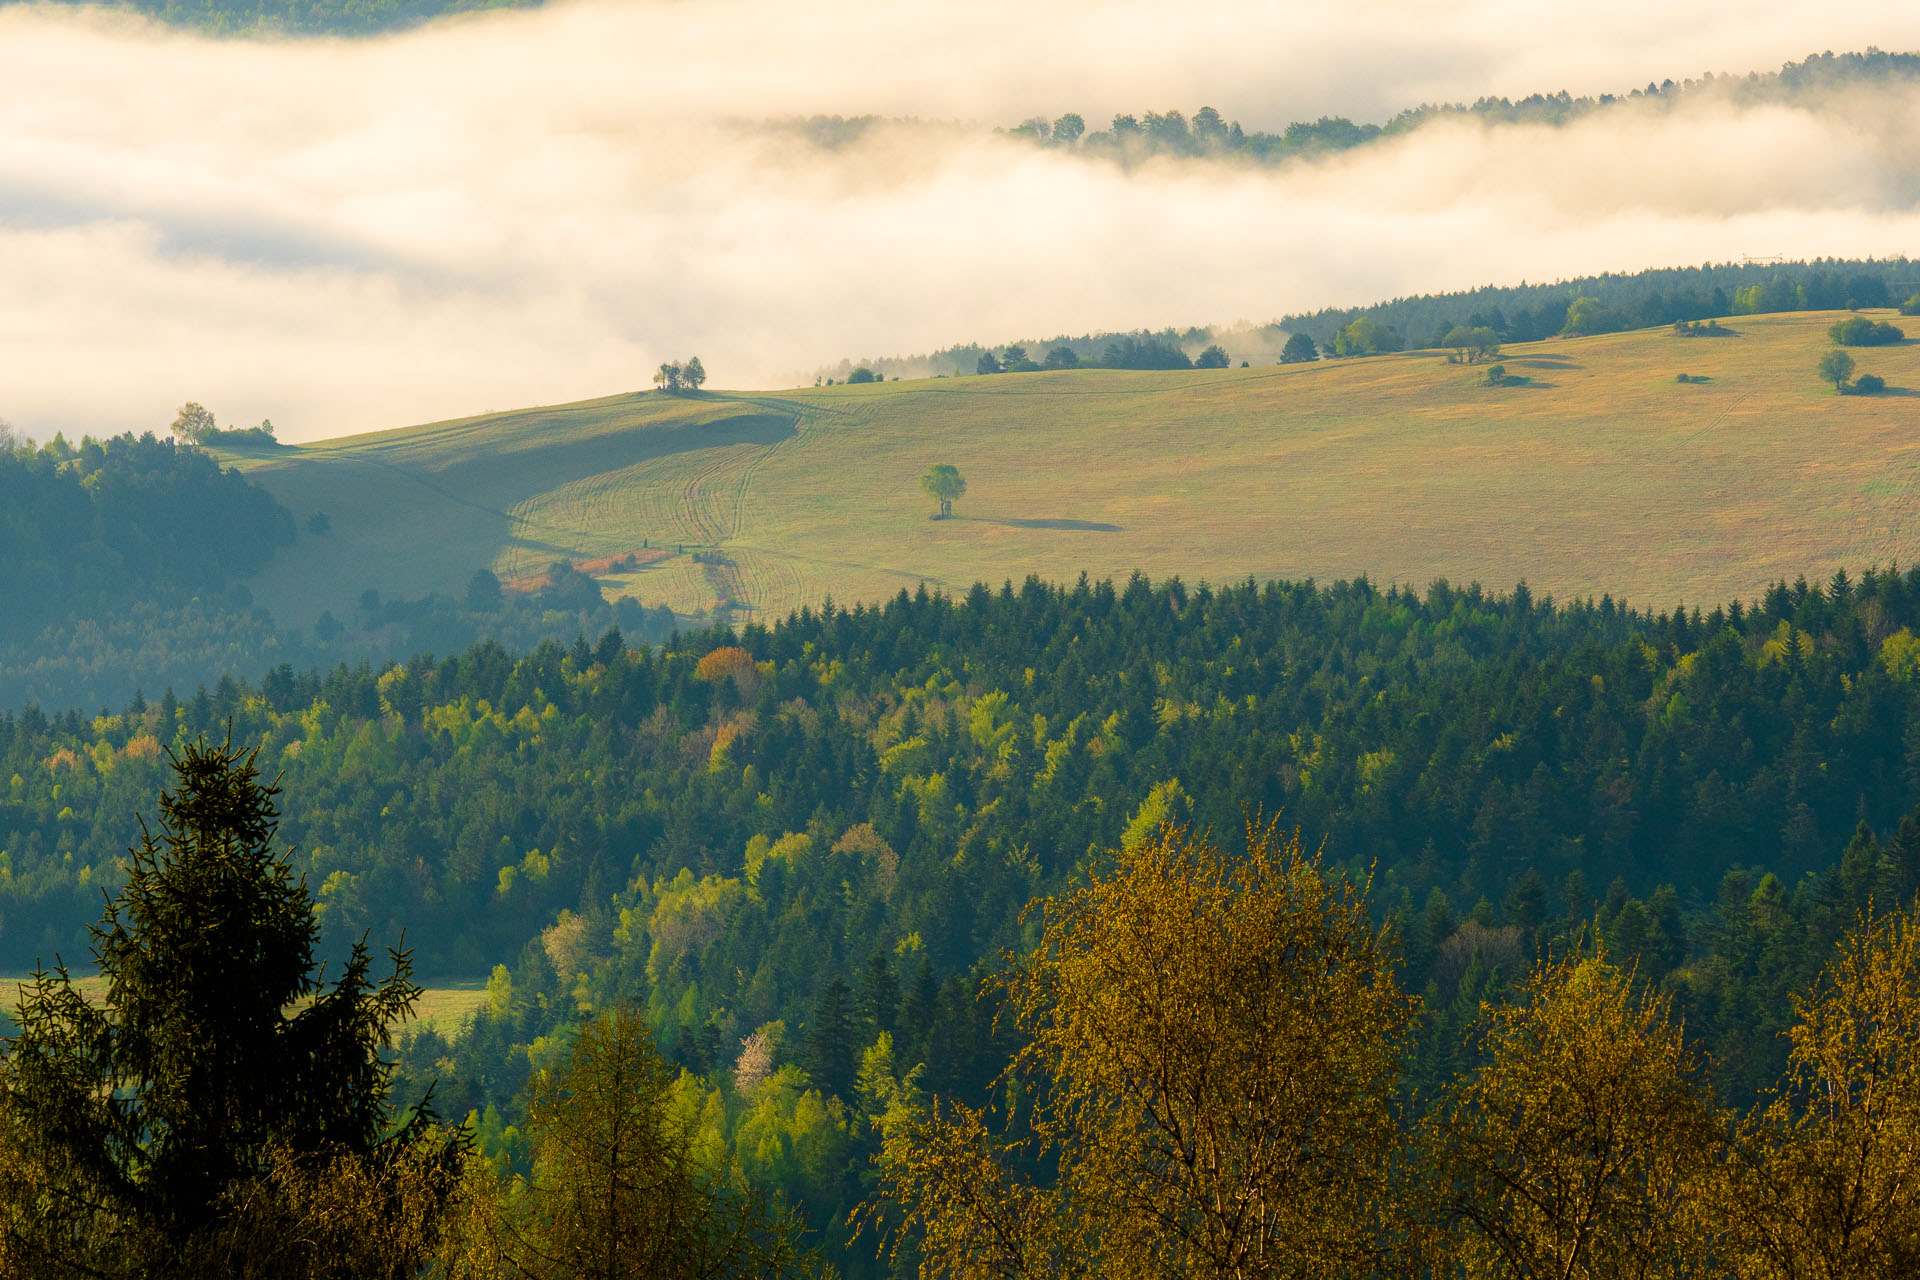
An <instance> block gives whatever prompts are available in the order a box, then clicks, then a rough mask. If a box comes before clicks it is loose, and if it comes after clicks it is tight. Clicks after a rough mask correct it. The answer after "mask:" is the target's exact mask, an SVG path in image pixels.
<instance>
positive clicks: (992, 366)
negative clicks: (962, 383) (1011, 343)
mask: <svg viewBox="0 0 1920 1280" xmlns="http://www.w3.org/2000/svg"><path fill="white" fill-rule="evenodd" d="M973 371H974V372H975V373H982V374H986V373H1000V372H1003V370H1002V369H1001V367H1000V357H999V356H996V355H995V354H993V352H991V351H982V352H981V353H980V359H979V360H978V361H976V362H975V363H974V366H973Z"/></svg>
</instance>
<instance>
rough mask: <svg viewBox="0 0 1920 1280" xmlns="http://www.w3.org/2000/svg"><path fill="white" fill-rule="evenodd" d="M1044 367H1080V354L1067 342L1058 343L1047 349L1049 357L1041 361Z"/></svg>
mask: <svg viewBox="0 0 1920 1280" xmlns="http://www.w3.org/2000/svg"><path fill="white" fill-rule="evenodd" d="M1041 367H1042V368H1044V369H1078V368H1079V367H1080V355H1079V353H1078V352H1076V351H1075V350H1074V349H1073V348H1072V347H1069V346H1067V345H1066V344H1065V343H1057V344H1055V345H1054V346H1052V347H1050V348H1048V349H1047V358H1046V359H1045V360H1044V361H1042V362H1041Z"/></svg>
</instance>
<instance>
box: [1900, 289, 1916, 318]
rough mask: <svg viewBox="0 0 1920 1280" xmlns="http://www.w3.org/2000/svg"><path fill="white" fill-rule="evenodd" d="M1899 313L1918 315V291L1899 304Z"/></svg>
mask: <svg viewBox="0 0 1920 1280" xmlns="http://www.w3.org/2000/svg"><path fill="white" fill-rule="evenodd" d="M1900 314H1901V315H1903V316H1920V293H1916V294H1914V295H1912V296H1911V297H1909V298H1908V299H1907V300H1906V301H1905V302H1903V303H1901V304H1900Z"/></svg>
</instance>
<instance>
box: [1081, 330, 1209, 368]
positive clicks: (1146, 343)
mask: <svg viewBox="0 0 1920 1280" xmlns="http://www.w3.org/2000/svg"><path fill="white" fill-rule="evenodd" d="M1100 366H1101V367H1102V368H1104V369H1191V368H1193V361H1192V360H1191V359H1189V358H1188V357H1187V353H1186V352H1184V351H1182V350H1181V349H1180V348H1179V347H1177V346H1175V345H1174V344H1173V343H1171V342H1169V341H1167V340H1166V339H1164V338H1160V337H1157V336H1155V335H1153V334H1150V333H1149V334H1139V335H1133V334H1129V335H1128V336H1126V337H1124V338H1121V339H1119V340H1118V341H1115V342H1109V343H1108V344H1107V348H1106V350H1105V351H1103V352H1102V353H1101V355H1100Z"/></svg>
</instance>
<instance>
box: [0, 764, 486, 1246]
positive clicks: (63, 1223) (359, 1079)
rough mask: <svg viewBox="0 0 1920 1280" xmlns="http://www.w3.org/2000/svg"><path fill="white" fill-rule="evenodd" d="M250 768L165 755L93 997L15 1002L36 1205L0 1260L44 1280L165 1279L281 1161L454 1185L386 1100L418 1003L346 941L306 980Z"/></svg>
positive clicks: (110, 905) (53, 974) (399, 971)
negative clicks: (334, 973) (167, 762)
mask: <svg viewBox="0 0 1920 1280" xmlns="http://www.w3.org/2000/svg"><path fill="white" fill-rule="evenodd" d="M255 754H256V753H253V752H248V753H242V752H241V751H239V750H236V749H235V748H234V747H233V746H232V745H231V743H230V742H229V743H226V744H222V745H220V746H210V745H208V744H207V743H206V742H205V741H201V742H197V743H195V744H193V745H190V746H187V747H185V748H184V749H183V750H182V751H180V752H179V753H178V754H176V755H174V756H173V757H172V763H173V768H174V772H175V786H174V788H173V790H171V791H169V792H163V793H162V795H161V797H160V823H159V832H158V833H157V835H156V833H154V832H153V831H152V830H150V829H148V828H147V827H146V824H145V822H144V820H143V822H142V836H141V840H140V843H139V844H138V845H136V846H135V847H134V848H132V849H131V850H129V854H130V856H129V859H128V866H127V883H126V886H125V887H124V888H123V889H121V891H120V892H119V893H118V894H117V895H115V896H113V897H111V898H109V899H108V901H107V904H106V910H105V914H104V918H103V919H102V921H101V923H99V924H98V925H95V926H94V927H93V928H92V931H91V932H92V946H91V949H92V951H93V955H94V959H95V961H96V963H97V966H98V969H99V974H100V978H101V981H102V984H103V986H104V994H103V998H102V999H100V1000H99V1001H98V1002H89V1001H88V1000H87V999H85V998H83V996H82V994H81V992H80V990H79V989H78V988H77V987H76V985H75V982H74V981H73V979H72V978H71V977H70V975H69V973H68V970H67V967H66V965H65V964H64V963H60V962H58V961H56V963H55V965H54V966H53V967H52V968H51V969H44V968H43V969H41V970H40V971H38V972H36V973H35V974H34V975H33V978H32V980H31V981H30V982H29V983H27V984H26V985H25V987H24V988H23V990H22V993H21V997H20V1003H19V1006H18V1010H17V1013H16V1022H17V1024H18V1027H19V1031H18V1034H17V1035H16V1036H15V1037H14V1038H13V1039H12V1040H11V1041H10V1042H9V1043H8V1044H7V1046H6V1057H5V1062H4V1072H3V1073H0V1111H4V1120H5V1122H6V1125H7V1127H8V1128H9V1129H10V1130H11V1131H12V1134H13V1136H14V1140H15V1143H16V1148H17V1157H18V1158H20V1159H22V1160H24V1161H25V1162H26V1163H27V1165H28V1166H29V1167H31V1168H32V1169H33V1170H34V1173H35V1181H37V1182H38V1183H39V1187H38V1194H37V1196H36V1197H35V1200H34V1203H33V1204H32V1205H31V1206H25V1208H27V1209H28V1210H29V1211H28V1212H25V1213H22V1212H19V1210H20V1209H21V1208H22V1207H23V1206H20V1205H17V1204H16V1205H14V1206H10V1208H12V1209H14V1210H15V1211H14V1212H11V1213H9V1214H8V1217H9V1219H10V1222H9V1234H10V1237H11V1239H10V1241H9V1244H10V1246H11V1250H12V1252H13V1255H14V1256H15V1257H17V1258H21V1259H25V1260H36V1259H37V1260H38V1261H39V1263H41V1264H42V1265H43V1266H44V1268H45V1270H44V1271H43V1272H42V1273H44V1274H54V1273H56V1272H57V1271H60V1270H65V1269H67V1268H70V1267H71V1268H77V1269H78V1271H79V1273H82V1274H94V1273H96V1271H95V1267H96V1266H98V1265H101V1264H106V1265H107V1266H108V1267H109V1269H110V1270H109V1273H111V1274H121V1273H123V1271H125V1270H126V1269H128V1268H130V1269H131V1273H132V1274H164V1273H166V1272H167V1271H169V1270H171V1269H172V1268H174V1267H175V1266H177V1265H180V1264H179V1262H178V1260H179V1259H182V1258H185V1257H187V1256H190V1255H191V1254H193V1252H194V1249H193V1248H192V1247H191V1246H192V1244H193V1242H194V1241H195V1240H196V1238H203V1237H204V1236H205V1234H206V1233H208V1232H210V1231H214V1230H217V1229H218V1228H219V1227H220V1226H221V1224H222V1221H223V1219H224V1218H226V1217H227V1216H228V1215H230V1214H231V1213H232V1212H233V1211H234V1206H235V1203H236V1198H235V1194H234V1193H235V1191H236V1189H237V1188H240V1187H243V1186H246V1185H248V1184H250V1183H256V1182H259V1181H260V1180H262V1179H264V1178H265V1176H266V1174H267V1173H268V1170H269V1169H270V1168H273V1167H284V1163H285V1162H286V1161H288V1160H293V1161H296V1162H298V1161H302V1160H306V1161H312V1162H316V1163H317V1162H323V1161H327V1162H337V1161H339V1160H341V1159H343V1158H344V1159H348V1160H358V1161H362V1162H365V1163H366V1164H367V1165H369V1166H376V1165H379V1164H380V1163H381V1162H388V1163H391V1162H394V1161H397V1160H399V1159H401V1158H403V1157H404V1158H408V1159H410V1160H411V1161H412V1162H414V1163H416V1164H417V1162H418V1158H419V1157H421V1156H422V1155H425V1156H426V1157H427V1159H428V1161H429V1163H435V1162H437V1163H440V1164H442V1165H443V1166H444V1169H445V1172H446V1175H447V1177H446V1179H445V1184H446V1185H447V1186H448V1187H450V1186H451V1185H452V1180H453V1176H454V1174H455V1170H456V1169H457V1166H458V1163H459V1161H458V1156H459V1141H458V1139H457V1138H455V1137H453V1136H451V1135H449V1134H448V1133H447V1132H446V1131H445V1130H444V1129H442V1128H441V1127H440V1126H439V1125H438V1124H437V1123H436V1121H435V1118H434V1116H433V1114H432V1111H431V1109H430V1107H429V1106H428V1105H426V1103H425V1102H423V1103H422V1105H421V1106H419V1107H416V1108H415V1109H414V1110H413V1111H412V1112H411V1114H410V1115H409V1116H408V1117H407V1118H406V1119H405V1120H404V1121H403V1122H400V1123H398V1124H396V1117H395V1112H394V1108H393V1107H392V1105H391V1103H390V1099H389V1075H390V1070H391V1068H390V1066H389V1064H388V1063H387V1062H385V1061H384V1060H383V1057H382V1051H383V1050H384V1049H386V1048H387V1047H388V1046H389V1044H390V1037H391V1033H392V1029H393V1027H394V1026H395V1025H396V1024H397V1023H398V1022H399V1021H400V1020H402V1019H403V1018H405V1017H406V1016H407V1015H408V1013H409V1012H411V1010H412V1008H413V1006H414V1003H415V1001H416V1000H417V999H418V998H419V996H420V988H419V987H417V986H415V985H414V983H413V982H412V980H411V962H410V959H409V957H408V954H407V952H406V951H405V950H403V949H400V950H390V951H389V953H388V955H389V957H390V960H391V970H390V972H389V973H388V974H387V975H386V976H385V977H384V978H381V979H379V980H378V981H375V979H374V978H373V976H372V973H371V969H372V965H371V960H370V958H369V954H368V950H367V946H366V944H365V941H364V939H363V940H362V941H361V942H360V943H359V944H357V945H356V946H354V948H353V949H352V952H351V954H350V956H349V958H348V959H347V962H346V964H345V966H344V968H343V969H342V970H341V972H340V976H339V978H338V980H337V981H335V982H333V983H332V984H331V985H328V984H325V983H324V982H323V981H322V975H321V973H320V972H319V969H318V967H317V965H316V960H315V954H314V953H315V950H316V947H317V945H318V942H319V924H318V922H317V920H316V919H315V915H314V909H313V900H312V898H311V896H310V895H309V894H308V892H307V887H306V882H305V880H304V879H303V878H301V877H299V876H298V875H296V874H295V872H294V870H293V868H292V866H291V865H290V862H289V858H288V854H287V852H284V851H282V850H280V849H278V848H276V845H275V836H276V833H277V830H278V826H279V815H278V812H277V810H276V808H275V804H274V798H275V796H276V795H277V794H278V788H277V787H276V786H274V785H272V784H268V783H263V782H262V781H261V779H260V777H259V774H258V771H257V769H256V766H255ZM436 1147H437V1148H438V1149H439V1152H438V1155H436V1154H435V1150H434V1149H435V1148H436ZM276 1162H278V1165H276ZM88 1259H92V1261H89V1260H88Z"/></svg>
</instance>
